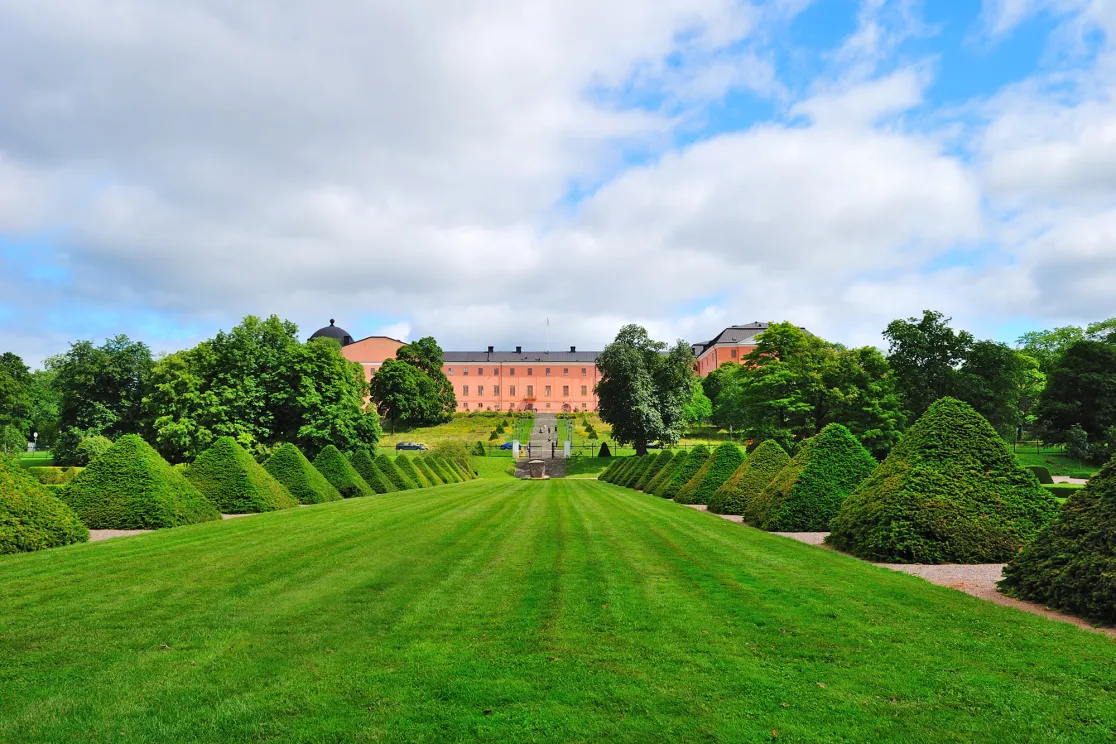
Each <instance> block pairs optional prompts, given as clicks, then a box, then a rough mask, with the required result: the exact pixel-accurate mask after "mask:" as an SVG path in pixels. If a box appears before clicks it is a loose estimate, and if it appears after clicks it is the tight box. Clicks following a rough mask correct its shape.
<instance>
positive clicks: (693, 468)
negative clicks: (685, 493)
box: [655, 444, 709, 499]
mask: <svg viewBox="0 0 1116 744" xmlns="http://www.w3.org/2000/svg"><path fill="white" fill-rule="evenodd" d="M708 459H709V448H708V447H706V446H705V445H704V444H699V445H698V446H696V447H694V448H693V449H692V450H690V452H689V454H687V455H686V456H685V457H683V458H682V464H681V465H680V466H679V467H678V468H676V469H675V471H674V475H673V476H671V478H670V480H669V481H665V482H664V483H662V484H661V485H660V486H659V490H658V492H656V494H655V495H656V496H662V497H663V498H664V499H673V498H674V497H675V496H677V495H678V492H679V491H681V490H682V487H683V486H685V485H686V484H687V483H689V482H690V479H691V478H693V477H694V474H695V473H697V471H699V470H701V466H702V465H704V464H705V461H706V460H708Z"/></svg>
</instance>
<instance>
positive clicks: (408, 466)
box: [365, 455, 430, 488]
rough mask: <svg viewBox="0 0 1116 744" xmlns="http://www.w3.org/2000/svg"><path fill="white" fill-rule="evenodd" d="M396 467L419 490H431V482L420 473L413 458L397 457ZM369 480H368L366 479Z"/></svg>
mask: <svg viewBox="0 0 1116 744" xmlns="http://www.w3.org/2000/svg"><path fill="white" fill-rule="evenodd" d="M395 467H397V468H399V472H400V473H402V474H403V477H405V478H406V479H407V480H409V481H410V482H411V483H414V484H415V486H416V487H417V488H429V487H430V481H428V480H427V479H426V476H424V475H423V474H422V473H420V472H419V471H418V470H417V469H416V468H415V466H414V463H412V462H411V458H409V457H407V456H406V455H397V456H396V458H395ZM365 480H367V479H365Z"/></svg>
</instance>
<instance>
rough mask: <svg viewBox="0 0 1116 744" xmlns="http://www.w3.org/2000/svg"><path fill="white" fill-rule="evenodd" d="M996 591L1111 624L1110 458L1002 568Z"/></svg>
mask: <svg viewBox="0 0 1116 744" xmlns="http://www.w3.org/2000/svg"><path fill="white" fill-rule="evenodd" d="M1000 591H1002V592H1004V593H1005V594H1010V595H1011V596H1013V597H1018V598H1019V599H1030V600H1034V601H1036V602H1041V603H1042V604H1044V605H1046V606H1048V607H1054V608H1056V609H1059V610H1068V611H1069V612H1073V613H1075V614H1078V615H1081V616H1082V617H1086V618H1089V619H1090V620H1094V621H1096V622H1099V623H1105V624H1108V625H1116V458H1113V459H1112V460H1109V462H1108V464H1107V465H1105V466H1104V467H1103V468H1101V471H1100V472H1099V473H1097V474H1096V475H1094V476H1093V477H1092V478H1091V479H1090V480H1089V483H1088V485H1086V486H1085V488H1083V489H1081V490H1079V491H1077V492H1075V493H1074V494H1073V495H1072V496H1070V497H1069V499H1068V500H1067V501H1066V503H1065V504H1064V505H1063V506H1062V508H1061V510H1060V512H1059V513H1058V515H1057V516H1055V517H1054V518H1053V519H1052V520H1051V521H1050V523H1049V524H1047V525H1046V527H1045V528H1043V529H1042V530H1041V531H1040V532H1039V533H1038V534H1037V535H1036V536H1035V538H1034V540H1032V541H1031V542H1029V543H1027V544H1026V545H1025V546H1024V547H1023V549H1022V550H1021V551H1019V553H1017V554H1016V555H1015V557H1014V558H1012V560H1011V562H1010V563H1008V564H1007V566H1005V567H1004V579H1003V581H1001V582H1000Z"/></svg>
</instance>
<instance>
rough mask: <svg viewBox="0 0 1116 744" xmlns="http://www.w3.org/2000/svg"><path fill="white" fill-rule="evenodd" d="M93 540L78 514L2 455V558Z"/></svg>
mask: <svg viewBox="0 0 1116 744" xmlns="http://www.w3.org/2000/svg"><path fill="white" fill-rule="evenodd" d="M88 539H89V529H88V528H87V527H86V526H85V525H84V524H82V523H81V520H80V519H78V515H77V514H76V513H74V510H73V509H71V508H70V507H69V506H67V505H66V504H64V503H63V502H62V501H61V500H60V499H59V498H58V497H57V496H55V495H53V494H52V493H50V492H49V491H48V490H47V489H46V488H45V487H43V486H42V485H41V484H40V483H38V482H37V481H36V480H35V479H34V478H32V477H31V476H30V475H29V474H27V473H25V472H23V469H22V468H20V466H19V463H18V462H17V461H15V460H9V459H8V458H7V457H5V456H2V455H0V554H4V553H29V552H31V551H33V550H42V549H44V548H57V547H60V546H62V545H70V544H71V543H78V542H85V541H86V540H88Z"/></svg>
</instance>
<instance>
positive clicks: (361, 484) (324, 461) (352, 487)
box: [314, 444, 375, 499]
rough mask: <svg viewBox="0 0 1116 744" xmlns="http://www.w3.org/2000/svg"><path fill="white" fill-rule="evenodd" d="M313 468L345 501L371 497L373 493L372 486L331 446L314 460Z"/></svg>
mask: <svg viewBox="0 0 1116 744" xmlns="http://www.w3.org/2000/svg"><path fill="white" fill-rule="evenodd" d="M314 467H316V468H317V469H318V472H319V473H321V474H322V475H324V476H325V479H326V480H327V481H329V482H330V484H331V485H332V486H333V487H334V488H336V489H337V490H338V491H340V492H341V496H342V497H344V498H346V499H352V498H359V497H361V496H371V495H373V494H374V493H375V491H374V490H373V489H372V486H370V485H368V482H367V481H366V480H364V478H361V477H360V473H358V472H357V471H356V469H355V468H353V465H352V463H350V462H349V461H348V459H346V457H345V456H344V455H343V454H341V450H339V449H337V448H336V447H334V446H333V445H332V444H327V445H326V446H325V447H324V448H323V449H322V451H321V452H319V453H318V456H317V457H315V458H314Z"/></svg>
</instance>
